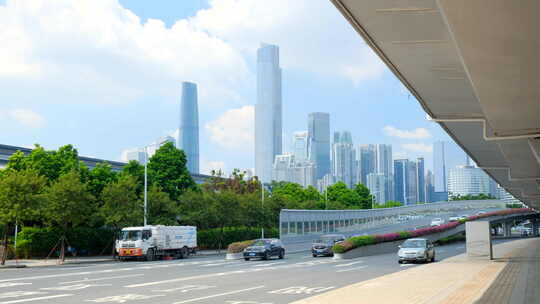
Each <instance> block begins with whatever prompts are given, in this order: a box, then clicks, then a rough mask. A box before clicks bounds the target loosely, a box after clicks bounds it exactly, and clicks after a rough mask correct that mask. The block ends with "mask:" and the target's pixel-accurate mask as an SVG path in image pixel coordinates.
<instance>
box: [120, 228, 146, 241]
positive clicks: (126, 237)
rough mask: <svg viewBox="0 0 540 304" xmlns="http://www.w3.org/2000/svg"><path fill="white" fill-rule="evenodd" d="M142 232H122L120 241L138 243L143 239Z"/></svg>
mask: <svg viewBox="0 0 540 304" xmlns="http://www.w3.org/2000/svg"><path fill="white" fill-rule="evenodd" d="M141 234H142V233H141V231H140V230H128V231H122V232H121V233H120V240H121V241H137V240H140V239H141Z"/></svg>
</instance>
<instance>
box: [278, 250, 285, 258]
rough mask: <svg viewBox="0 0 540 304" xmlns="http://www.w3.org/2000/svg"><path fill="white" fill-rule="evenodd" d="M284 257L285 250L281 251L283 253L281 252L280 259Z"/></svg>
mask: <svg viewBox="0 0 540 304" xmlns="http://www.w3.org/2000/svg"><path fill="white" fill-rule="evenodd" d="M284 257H285V250H281V251H280V252H279V258H280V259H283V258H284Z"/></svg>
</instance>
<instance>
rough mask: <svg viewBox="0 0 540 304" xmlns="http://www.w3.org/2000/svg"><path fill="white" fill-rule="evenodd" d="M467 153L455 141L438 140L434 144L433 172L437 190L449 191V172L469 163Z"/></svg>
mask: <svg viewBox="0 0 540 304" xmlns="http://www.w3.org/2000/svg"><path fill="white" fill-rule="evenodd" d="M467 161H468V160H467V155H466V154H465V152H463V150H461V148H460V147H459V146H458V145H456V144H455V143H454V142H449V141H437V142H435V143H434V144H433V174H434V177H435V184H434V186H435V192H448V189H447V185H448V172H449V170H450V169H453V168H455V167H457V166H461V165H465V164H466V163H467Z"/></svg>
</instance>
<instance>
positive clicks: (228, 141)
mask: <svg viewBox="0 0 540 304" xmlns="http://www.w3.org/2000/svg"><path fill="white" fill-rule="evenodd" d="M254 119H255V109H254V107H253V106H244V107H242V108H238V109H232V110H229V111H226V112H225V113H223V114H222V115H221V116H220V117H218V118H217V119H216V120H214V121H211V122H209V123H207V124H206V125H205V129H206V131H207V132H208V133H209V135H210V139H211V140H212V141H213V142H214V143H216V144H218V145H220V146H222V147H224V148H227V149H230V150H237V151H239V152H243V153H247V152H251V151H252V150H253V143H254Z"/></svg>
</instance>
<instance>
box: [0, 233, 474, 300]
mask: <svg viewBox="0 0 540 304" xmlns="http://www.w3.org/2000/svg"><path fill="white" fill-rule="evenodd" d="M464 251H465V244H464V243H455V244H451V245H446V246H441V247H436V256H437V260H441V259H445V258H448V257H450V256H454V255H457V254H460V253H463V252H464ZM396 252H397V248H396ZM409 267H422V266H421V264H405V265H400V264H398V263H397V257H396V254H384V255H378V256H370V257H362V258H357V259H352V260H334V259H332V258H323V257H319V258H313V257H312V256H311V255H310V254H309V253H308V252H304V253H296V254H286V256H285V259H283V260H279V259H273V260H270V261H258V260H254V261H244V260H234V261H225V260H224V259H223V257H217V256H214V257H194V258H188V259H184V260H174V261H154V262H135V261H134V262H117V263H99V264H87V265H73V266H68V265H66V266H56V267H34V268H26V269H4V270H0V304H11V303H55V304H56V303H58V304H60V303H135V304H137V303H166V304H173V303H177V304H181V303H225V304H262V303H264V304H270V303H273V304H278V303H289V302H291V301H294V300H298V299H301V298H305V297H309V296H312V295H314V294H317V293H321V292H325V291H328V290H331V289H335V288H339V287H342V286H346V285H349V284H352V283H356V282H360V281H364V280H368V279H373V278H376V277H379V276H382V275H385V274H389V273H393V272H397V271H401V270H403V269H407V268H409Z"/></svg>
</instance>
